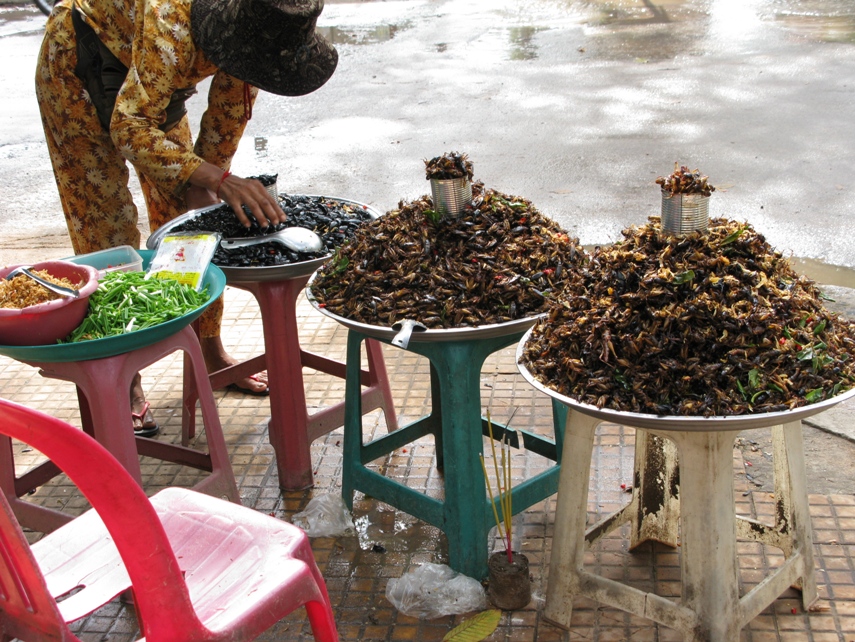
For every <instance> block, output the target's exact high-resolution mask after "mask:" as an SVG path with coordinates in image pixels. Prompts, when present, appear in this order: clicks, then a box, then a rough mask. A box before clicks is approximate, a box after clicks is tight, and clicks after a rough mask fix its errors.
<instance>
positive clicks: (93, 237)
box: [36, 0, 223, 338]
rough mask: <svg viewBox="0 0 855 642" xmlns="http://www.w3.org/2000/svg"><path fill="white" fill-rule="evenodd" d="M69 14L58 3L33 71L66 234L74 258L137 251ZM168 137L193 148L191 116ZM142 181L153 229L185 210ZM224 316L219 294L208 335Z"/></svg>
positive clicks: (208, 316)
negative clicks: (79, 68) (79, 70)
mask: <svg viewBox="0 0 855 642" xmlns="http://www.w3.org/2000/svg"><path fill="white" fill-rule="evenodd" d="M71 10H72V6H71V0H61V1H60V2H59V3H57V5H56V7H55V8H54V11H53V15H52V16H51V17H50V18H49V19H48V22H47V25H46V27H45V39H44V42H43V44H42V48H41V51H40V53H39V60H38V66H37V71H36V97H37V99H38V102H39V109H40V111H41V116H42V124H43V126H44V130H45V138H46V139H47V146H48V151H49V152H50V158H51V163H52V165H53V171H54V176H55V178H56V184H57V187H58V188H59V197H60V201H61V202H62V210H63V213H64V214H65V220H66V224H67V226H68V233H69V236H70V237H71V243H72V246H73V247H74V252H75V254H86V253H89V252H95V251H98V250H103V249H107V248H110V247H115V246H117V245H130V246H131V247H135V248H137V247H139V246H140V231H139V229H138V228H137V222H138V216H139V214H138V211H137V206H136V205H135V204H134V201H133V198H132V197H131V192H130V189H129V188H128V180H129V178H130V173H129V170H128V165H127V162H126V161H125V158H124V157H123V156H122V154H121V153H120V152H119V150H118V149H116V147H115V145H114V144H113V141H112V140H111V139H110V135H109V133H108V132H106V131H104V129H103V127H102V126H101V123H100V122H99V120H98V115H97V114H96V112H95V107H94V106H93V104H92V102H91V101H90V100H89V96H88V94H87V93H86V91H85V89H84V87H83V83H82V82H81V80H80V79H79V78H78V77H77V76H76V75H75V74H74V67H75V65H76V64H77V51H76V47H77V41H76V38H75V34H74V28H73V26H72V23H71ZM168 138H169V139H170V140H172V141H173V142H175V143H176V144H178V145H181V146H183V147H189V148H192V146H193V143H192V135H191V132H190V125H189V123H188V120H187V116H185V117H184V118H183V119H182V121H181V122H180V123H179V124H178V125H176V126H175V127H174V128H172V129H171V130H170V131H169V133H168ZM137 176H138V178H139V182H140V187H141V188H142V193H143V198H144V199H145V203H146V208H147V210H148V220H149V225H150V227H151V230H152V231H154V230H156V229H157V228H159V227H160V226H161V225H163V224H165V223H167V222H168V221H171V220H172V219H174V218H175V217H177V216H179V215H181V214H183V213H184V212H185V211H186V209H187V208H186V206H185V204H184V200H183V198H180V197H177V196H176V195H174V194H169V193H164V192H162V191H160V190H158V188H157V186H156V185H155V184H154V183H153V182H151V181H149V180H148V179H147V178H146V176H145V174H141V173H137ZM222 315H223V301H222V297H220V298H219V299H218V300H217V301H215V302H213V303H212V304H211V305H210V307H209V308H208V309H207V310H206V311H205V314H203V315H202V317H201V319H200V334H201V336H202V337H203V338H210V337H217V336H219V334H220V323H221V320H222Z"/></svg>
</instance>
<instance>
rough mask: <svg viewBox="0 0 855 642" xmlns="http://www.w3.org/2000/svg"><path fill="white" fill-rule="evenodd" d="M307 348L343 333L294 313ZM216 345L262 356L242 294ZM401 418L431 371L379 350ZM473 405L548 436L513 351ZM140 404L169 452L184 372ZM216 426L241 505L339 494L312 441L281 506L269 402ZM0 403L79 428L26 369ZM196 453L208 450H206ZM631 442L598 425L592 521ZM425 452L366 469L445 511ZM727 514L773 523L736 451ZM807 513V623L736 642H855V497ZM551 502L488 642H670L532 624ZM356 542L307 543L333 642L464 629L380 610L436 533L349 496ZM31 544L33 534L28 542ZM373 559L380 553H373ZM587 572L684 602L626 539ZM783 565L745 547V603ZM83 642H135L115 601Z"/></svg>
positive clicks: (324, 399)
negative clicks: (302, 472)
mask: <svg viewBox="0 0 855 642" xmlns="http://www.w3.org/2000/svg"><path fill="white" fill-rule="evenodd" d="M298 316H299V325H300V329H301V330H300V332H301V342H302V344H303V346H304V347H305V348H307V349H311V350H312V351H314V352H318V353H321V354H324V355H326V356H329V357H331V358H335V359H339V360H341V359H343V357H344V343H345V336H346V332H345V330H344V328H342V327H340V326H338V325H337V324H336V323H334V322H332V321H330V320H328V319H326V318H324V317H322V316H321V315H319V314H318V313H317V312H315V311H314V310H312V309H311V307H310V306H309V305H308V304H307V303H306V302H305V301H303V302H301V303H300V305H299V306H298ZM223 336H224V341H225V342H226V344H227V346H228V347H229V349H230V350H231V352H232V354H233V355H235V356H236V357H239V358H247V357H250V356H253V355H255V354H257V353H258V352H260V351H261V350H262V346H263V340H262V335H261V324H260V319H259V316H258V310H257V307H256V306H255V303H254V300H253V299H252V298H251V296H250V295H248V294H247V293H245V292H242V291H239V290H233V289H231V288H229V289H228V291H227V296H226V318H225V322H224V331H223ZM384 351H385V355H386V364H387V368H388V370H389V374H390V379H391V384H392V389H393V394H394V396H395V399H396V402H397V408H398V413H399V418H400V420H401V421H402V422H403V423H406V422H408V421H410V420H412V419H414V418H417V417H419V416H421V415H423V414H424V413H425V412H426V411H427V410H428V406H429V393H428V376H427V365H426V362H425V361H422V360H421V359H420V358H418V357H416V356H415V355H414V354H412V353H409V352H404V351H400V350H397V349H394V348H389V347H384ZM482 382H483V386H482V405H483V406H484V408H489V409H490V411H491V414H492V416H493V417H494V418H495V419H496V420H497V421H499V422H502V423H505V422H507V421H508V419H509V418H511V417H512V420H511V421H512V426H513V427H517V428H528V429H529V430H534V431H535V432H539V433H542V434H545V435H549V434H551V413H550V404H549V401H548V399H546V398H545V397H543V396H542V395H540V394H539V393H537V392H536V391H534V389H533V388H531V386H529V385H528V384H527V383H526V382H525V381H524V380H523V379H522V377H521V376H520V375H519V374H518V373H517V371H516V367H515V365H514V362H513V349H512V348H509V349H506V350H503V351H502V352H500V353H497V354H496V355H493V356H492V357H491V358H490V359H489V360H488V361H487V363H486V364H485V367H484V369H483V371H482ZM144 383H145V386H146V389H147V393H148V398H149V400H150V401H151V402H152V406H153V407H154V408H155V412H156V416H157V419H158V420H159V422H160V423H161V426H162V434H161V435H160V436H159V437H158V439H170V440H177V439H178V434H179V431H180V399H181V397H180V385H181V363H180V360H179V358H178V357H177V356H174V357H169V358H167V359H165V360H163V361H161V362H159V363H157V364H155V365H154V366H152V367H150V368H148V369H146V370H145V371H144ZM305 387H306V396H307V401H308V404H309V407H310V410H311V409H315V408H321V407H324V406H327V405H330V404H331V403H335V402H336V401H339V400H341V399H342V398H343V394H344V382H343V381H342V380H340V379H336V378H334V377H331V376H329V375H325V374H321V373H317V372H314V371H310V370H305ZM215 394H216V396H217V400H218V404H219V412H220V416H221V419H222V423H223V426H224V430H225V434H226V441H227V444H228V447H229V450H230V453H231V458H232V465H233V467H234V470H235V476H236V477H237V480H238V485H239V487H240V491H241V498H242V501H243V502H244V504H246V505H248V506H252V507H253V508H255V509H256V510H260V511H264V512H266V513H270V514H273V515H275V516H277V517H279V518H282V519H286V520H288V519H290V518H291V516H292V515H293V514H294V513H296V512H298V511H300V510H302V509H303V508H304V507H305V505H306V504H307V502H308V501H309V500H310V499H311V498H312V497H315V496H317V495H320V494H326V493H336V492H338V490H339V488H340V472H341V440H342V430H341V429H340V428H339V429H338V430H336V431H334V432H332V433H330V434H329V435H327V436H326V437H323V438H321V439H318V440H317V441H316V442H315V443H314V444H313V446H312V454H313V463H314V470H315V481H316V484H315V487H314V488H313V489H311V490H307V491H302V492H289V493H285V494H283V493H281V492H280V491H279V488H278V485H277V479H276V469H275V465H274V463H273V453H272V449H271V447H270V446H269V444H268V442H267V436H266V431H267V419H268V417H269V403H268V401H267V400H266V399H263V398H257V397H251V396H245V395H240V394H238V393H236V392H231V391H228V392H227V391H217V392H216V393H215ZM0 395H2V396H3V397H4V398H6V399H10V400H12V401H16V402H19V403H22V404H24V405H27V406H30V407H33V408H37V409H40V410H42V411H44V412H47V413H48V414H51V415H54V416H57V417H60V418H62V419H65V420H67V421H69V422H71V423H74V424H79V415H78V412H77V408H76V394H75V391H74V389H73V386H72V385H71V384H69V383H66V382H61V381H55V380H50V379H44V378H42V377H41V376H39V375H38V373H37V372H36V371H35V370H34V369H33V368H30V367H28V366H25V365H22V364H19V363H17V362H15V361H12V360H10V359H7V358H5V357H0ZM369 418H370V419H369V420H367V421H366V425H373V426H374V429H375V430H377V431H380V432H383V431H384V430H385V424H384V420H383V418H382V414H381V413H380V412H379V411H378V412H375V413H372V414H371V415H370V416H369ZM202 438H203V437H202ZM633 439H634V435H633V432H632V430H631V429H624V428H623V427H621V426H616V425H606V426H603V427H601V429H600V431H599V433H598V437H597V448H596V450H595V454H594V457H595V459H594V462H593V466H592V483H591V494H590V497H589V504H588V509H589V511H590V514H591V518H592V519H593V518H594V517H595V516H596V515H597V514H603V513H608V512H611V511H613V510H614V509H615V508H617V507H619V506H620V505H622V503H624V502H626V501H627V500H628V497H629V495H628V494H627V492H626V491H625V489H623V488H621V485H622V484H623V485H628V484H629V483H631V473H632V454H633V450H632V446H633ZM38 458H39V455H38V454H37V453H33V452H31V451H25V450H24V449H22V448H21V446H20V445H17V446H16V464H17V465H18V467H19V473H20V472H23V470H25V469H26V468H27V467H28V466H29V465H31V464H32V463H33V462H34V461H36V460H38ZM142 462H143V476H144V480H145V487H146V490H147V491H148V492H154V491H156V490H158V489H159V488H161V487H163V486H167V485H182V486H183V485H191V484H192V483H193V480H194V478H195V475H196V473H195V471H193V472H191V473H188V472H187V470H186V469H180V468H178V467H176V466H174V465H172V464H164V463H161V462H157V461H153V460H148V459H145V458H144V459H143V460H142ZM433 463H434V460H433V443H432V439H431V438H424V439H422V440H420V441H419V442H417V443H416V444H414V445H412V446H410V447H408V448H402V449H400V450H398V451H396V452H395V453H393V454H391V455H390V456H388V457H387V458H385V459H384V460H382V461H378V462H376V465H377V466H378V467H382V468H384V469H385V471H386V474H387V475H390V476H395V477H398V478H400V479H406V480H407V483H408V485H410V486H411V487H414V488H417V489H421V490H422V491H423V492H426V493H428V494H432V495H436V496H440V495H441V493H442V479H441V475H439V474H438V472H437V470H436V468H435V467H434V466H433ZM545 465H548V462H546V461H545V460H541V459H540V458H539V457H538V456H536V455H533V454H529V455H526V454H525V453H521V454H517V455H515V457H514V467H513V471H514V479H515V480H516V481H520V480H522V479H524V478H525V477H526V476H529V475H531V474H533V473H535V472H537V471H538V470H540V469H542V467H543V466H545ZM734 474H735V476H736V493H735V501H736V503H737V510H738V512H739V513H740V514H745V515H751V516H753V517H756V518H760V519H764V521H767V522H771V521H772V518H771V516H772V514H773V503H772V499H771V496H770V495H768V493H766V492H765V491H758V490H756V489H755V487H754V486H752V485H751V484H750V483H749V481H748V479H747V478H746V477H745V471H744V464H743V461H742V455H741V451H740V450H739V449H734ZM30 499H31V500H32V501H35V502H40V503H44V504H46V505H48V506H52V507H58V508H61V509H63V510H66V511H69V512H71V513H76V512H79V511H80V510H82V509H84V508H85V507H86V502H85V500H83V499H81V497H80V496H79V494H78V493H77V492H76V491H75V489H74V488H73V487H72V486H70V484H69V483H68V482H67V480H65V479H64V478H58V479H57V480H54V481H53V482H51V483H49V484H47V485H46V486H44V487H42V488H40V489H38V490H37V491H36V493H35V494H33V495H32V496H31V498H30ZM810 504H811V506H810V512H811V517H812V521H813V528H814V542H815V553H816V565H817V581H818V584H819V591H820V600H819V602H818V603H817V604H816V605H815V607H814V608H813V609H812V611H811V612H810V613H805V612H803V611H802V609H801V607H800V602H799V600H798V594H797V593H796V592H795V591H794V590H791V591H789V592H787V593H786V594H785V595H783V596H782V597H780V598H779V599H778V600H777V601H776V602H775V603H774V604H773V605H772V606H770V607H769V608H767V609H766V610H765V611H764V612H763V613H762V614H761V615H760V616H759V617H757V618H756V619H755V620H753V621H752V622H751V623H750V624H749V626H748V627H746V629H745V630H744V632H743V634H742V637H741V642H743V641H744V642H772V641H782V642H796V641H799V642H801V641H806V642H810V641H813V642H841V641H842V642H853V641H855V555H854V554H853V553H855V496H853V495H833V496H822V495H812V496H811V497H810ZM554 509H555V501H554V497H553V498H550V499H548V500H546V501H544V502H541V503H540V504H537V505H535V506H533V507H531V508H529V509H528V510H526V511H525V512H524V513H523V514H521V515H520V516H518V518H517V520H516V522H515V529H516V532H517V534H518V536H519V538H520V545H521V547H522V551H523V552H524V553H525V554H526V555H527V557H528V558H529V561H530V566H531V573H532V579H533V584H532V587H533V594H534V597H533V600H532V602H531V604H530V605H529V606H528V607H527V608H525V609H523V610H520V611H516V612H512V613H505V614H504V615H503V617H502V620H501V623H500V625H499V628H498V629H497V630H496V632H495V633H494V634H493V635H492V636H491V637H490V638H488V639H489V640H508V641H520V642H522V641H528V640H539V641H544V642H548V641H550V640H598V641H600V642H605V641H607V640H634V641H635V640H637V641H639V642H641V641H645V642H646V641H661V642H664V641H668V640H678V639H680V638H679V636H678V635H677V634H676V633H675V632H674V631H672V630H669V629H666V628H665V627H661V626H658V625H655V624H653V623H651V622H649V621H646V620H644V619H641V618H638V617H635V616H631V615H628V614H624V613H623V612H621V611H618V610H616V609H613V608H609V607H605V606H599V605H596V604H594V603H592V602H588V601H586V600H578V601H577V602H576V604H575V605H574V613H573V626H572V629H571V630H570V631H569V632H564V631H562V630H560V629H558V628H555V627H554V626H552V625H550V624H548V623H546V622H545V621H544V620H543V617H542V611H543V597H544V593H545V588H546V576H547V573H548V561H549V554H550V549H551V546H552V532H553V520H554ZM354 518H355V522H356V525H357V529H356V530H357V533H356V535H355V536H348V537H337V538H318V539H315V540H313V548H314V551H315V555H316V559H317V561H318V564H319V566H320V568H321V570H322V572H323V574H324V577H325V578H326V582H327V587H328V589H329V592H330V596H331V599H332V603H333V607H334V609H335V615H336V620H337V622H338V627H339V633H340V635H341V639H342V640H364V641H366V642H367V641H370V640H389V641H392V640H419V641H420V642H429V641H431V640H441V639H442V638H443V636H445V634H446V633H447V632H448V631H449V630H450V629H451V628H453V627H454V626H456V625H457V624H459V623H460V622H461V621H463V620H464V619H466V618H467V617H469V616H468V615H463V616H448V617H442V618H439V619H435V620H419V619H416V618H413V617H407V616H405V615H403V614H401V613H400V612H398V611H397V610H396V609H395V608H394V607H393V606H392V605H391V603H390V602H389V601H388V600H387V599H386V597H385V588H386V583H387V581H388V579H389V578H394V577H399V576H401V575H402V574H404V573H406V572H408V571H409V570H411V569H413V568H414V567H416V566H418V565H420V564H421V563H424V562H436V563H443V562H445V561H446V548H445V542H444V536H443V535H442V533H441V532H440V531H438V530H437V529H436V528H434V527H432V526H428V525H426V524H425V523H423V522H420V521H419V520H417V519H415V518H413V517H411V516H409V515H407V514H406V513H403V512H401V511H398V510H395V509H392V508H390V507H389V506H386V505H383V504H380V503H379V502H376V501H374V500H371V499H368V498H364V497H362V496H361V495H358V496H357V502H356V505H355V509H354ZM37 536H38V535H37V534H33V537H34V538H36V537H37ZM376 545H379V546H376ZM588 555H589V561H590V563H591V564H593V565H595V566H597V567H598V568H599V572H600V573H602V574H604V575H607V576H610V577H615V578H619V579H623V580H624V581H628V582H629V583H631V584H632V585H634V586H637V587H639V588H643V589H646V590H651V589H652V590H655V591H656V592H658V593H659V594H661V595H664V596H676V595H679V590H680V587H679V549H677V550H673V549H670V548H668V547H666V546H663V545H651V544H645V545H643V546H642V547H640V550H636V551H635V552H633V553H631V554H630V553H629V552H628V551H627V542H626V540H625V539H623V538H622V537H621V533H620V532H618V533H615V534H613V535H612V536H610V537H608V538H606V539H604V540H602V541H601V542H599V543H598V544H597V545H596V546H595V547H594V548H593V549H592V551H591V552H589V554H588ZM780 561H781V554H780V551H778V550H777V549H771V548H765V547H763V546H761V545H759V544H753V543H742V544H740V566H741V581H742V585H743V587H742V588H743V590H746V589H748V588H750V587H751V586H753V585H755V584H756V583H757V582H759V581H760V580H761V579H762V578H763V577H764V575H765V572H766V570H767V569H768V568H772V567H774V566H775V565H777V564H779V563H780ZM75 630H76V631H77V632H78V635H80V637H81V638H82V639H84V640H92V641H94V640H110V641H111V642H112V641H115V642H124V641H125V640H133V639H136V633H137V631H136V622H135V619H134V615H133V611H132V609H131V608H130V607H128V606H127V605H124V604H121V603H119V602H118V601H117V602H114V603H112V604H110V605H108V606H107V607H105V609H103V610H102V611H100V612H98V613H96V614H94V615H92V616H90V617H88V618H86V619H85V620H83V621H81V622H79V623H78V624H76V625H75ZM260 639H261V640H268V641H273V640H276V641H290V640H294V641H297V640H311V639H312V636H311V633H310V632H309V629H308V626H307V624H306V620H305V618H304V614H303V612H302V611H301V612H297V613H295V614H293V615H292V616H290V617H288V618H286V619H285V620H283V621H282V622H280V623H279V624H278V625H277V626H275V627H274V628H273V629H271V630H270V631H268V632H267V633H266V634H265V635H263V636H262V637H261V638H260Z"/></svg>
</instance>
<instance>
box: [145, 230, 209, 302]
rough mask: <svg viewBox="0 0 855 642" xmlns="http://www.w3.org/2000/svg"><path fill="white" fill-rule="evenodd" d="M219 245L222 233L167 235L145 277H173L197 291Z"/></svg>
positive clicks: (177, 233) (162, 240) (178, 233)
mask: <svg viewBox="0 0 855 642" xmlns="http://www.w3.org/2000/svg"><path fill="white" fill-rule="evenodd" d="M219 244H220V235H219V234H217V233H215V232H175V233H174V234H169V235H167V236H164V237H163V239H161V241H160V245H158V246H157V253H156V254H155V255H154V258H153V259H152V261H151V265H150V266H149V268H148V273H147V274H146V277H145V278H147V279H151V278H155V279H174V280H175V281H178V282H179V283H185V284H187V285H189V286H191V287H193V288H195V289H196V291H197V292H198V291H199V290H201V289H202V279H203V278H204V277H205V271H206V270H207V269H208V266H209V265H210V264H211V259H212V258H214V252H215V251H216V250H217V246H218V245H219Z"/></svg>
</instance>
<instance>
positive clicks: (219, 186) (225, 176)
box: [216, 170, 232, 198]
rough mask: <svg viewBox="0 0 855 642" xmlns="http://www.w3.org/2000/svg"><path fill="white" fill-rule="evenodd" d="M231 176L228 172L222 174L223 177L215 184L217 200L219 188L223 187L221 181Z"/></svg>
mask: <svg viewBox="0 0 855 642" xmlns="http://www.w3.org/2000/svg"><path fill="white" fill-rule="evenodd" d="M231 175H232V173H231V172H230V171H228V170H226V171H225V172H223V175H222V176H221V177H220V182H219V183H217V192H216V194H217V198H220V188H221V187H222V186H223V181H224V180H226V179H227V178H228V177H229V176H231Z"/></svg>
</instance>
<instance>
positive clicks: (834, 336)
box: [520, 217, 855, 416]
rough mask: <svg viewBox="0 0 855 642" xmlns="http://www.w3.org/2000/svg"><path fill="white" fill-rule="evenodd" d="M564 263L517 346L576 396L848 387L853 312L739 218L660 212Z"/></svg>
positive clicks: (827, 394)
mask: <svg viewBox="0 0 855 642" xmlns="http://www.w3.org/2000/svg"><path fill="white" fill-rule="evenodd" d="M623 236H624V239H623V241H622V242H618V243H616V244H615V245H613V246H610V247H602V248H597V249H596V250H595V251H594V253H593V255H592V256H591V258H590V262H588V263H586V264H585V265H583V266H580V269H577V270H573V271H571V272H569V273H568V280H567V282H566V283H565V289H564V291H563V292H562V294H561V296H560V297H556V298H555V299H554V300H553V303H552V306H551V309H550V311H549V314H548V316H547V318H546V319H544V320H542V321H540V322H539V323H538V325H537V326H535V328H534V329H533V330H532V334H531V336H530V339H529V340H528V341H527V343H526V345H525V347H524V352H523V354H522V357H521V359H520V361H521V363H522V364H523V365H524V366H525V368H527V369H528V371H529V372H530V373H531V374H532V375H533V376H534V377H535V378H536V379H537V380H538V381H540V382H541V383H542V384H543V385H544V386H546V387H548V388H550V389H552V390H555V391H557V392H558V393H559V394H562V395H564V396H566V397H569V398H572V399H574V400H576V401H579V402H582V403H586V404H590V405H594V406H597V407H600V408H609V409H613V410H618V411H624V412H636V413H645V414H653V415H698V416H726V415H742V414H747V413H763V412H777V411H784V410H791V409H793V408H797V407H800V406H804V405H807V404H811V403H815V402H818V401H822V400H824V399H828V398H831V397H833V396H835V395H837V394H838V393H840V392H841V391H843V390H846V389H849V388H851V387H852V386H853V381H855V364H853V359H852V358H851V356H850V355H851V354H852V353H853V350H855V325H853V323H851V322H849V321H848V320H846V319H844V318H842V317H840V316H839V315H837V314H835V313H832V312H830V311H829V310H827V309H826V308H825V307H824V304H823V295H822V293H821V292H820V291H819V289H818V288H817V286H816V285H815V284H814V282H813V281H811V280H810V279H808V278H807V277H805V276H800V275H798V274H797V273H796V272H795V271H794V270H793V269H792V267H791V266H790V264H789V262H788V261H787V260H786V259H785V258H784V257H783V256H782V255H781V254H780V253H779V252H777V251H775V250H773V249H772V248H771V247H770V246H769V244H768V243H767V242H766V240H765V238H764V237H763V236H762V235H761V234H758V233H757V232H756V231H755V230H754V229H753V228H752V227H751V226H750V225H748V224H747V223H737V222H734V221H732V220H728V219H724V218H718V219H711V220H710V225H709V229H708V230H707V231H704V232H694V233H691V234H689V235H685V236H670V235H666V234H663V233H661V231H660V224H659V218H658V217H650V219H649V221H648V223H647V224H646V225H645V226H643V227H640V228H635V227H632V228H628V229H626V230H624V231H623Z"/></svg>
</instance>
